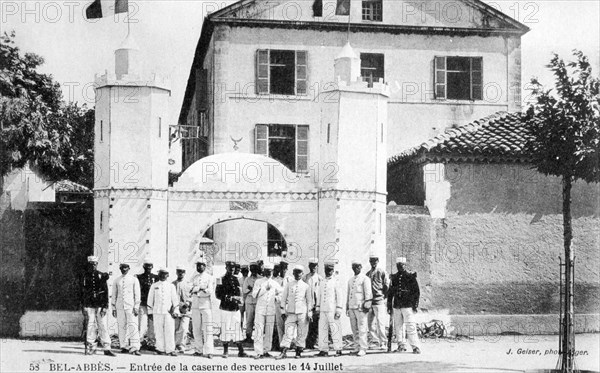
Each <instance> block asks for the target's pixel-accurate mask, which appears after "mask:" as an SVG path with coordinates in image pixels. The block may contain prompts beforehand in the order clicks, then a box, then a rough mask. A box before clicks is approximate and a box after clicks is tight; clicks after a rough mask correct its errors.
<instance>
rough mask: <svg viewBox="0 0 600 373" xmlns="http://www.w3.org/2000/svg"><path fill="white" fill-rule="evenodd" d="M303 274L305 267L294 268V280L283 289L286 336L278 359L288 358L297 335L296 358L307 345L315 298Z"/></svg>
mask: <svg viewBox="0 0 600 373" xmlns="http://www.w3.org/2000/svg"><path fill="white" fill-rule="evenodd" d="M303 272H304V267H303V266H301V265H296V266H294V271H293V275H294V279H293V280H290V281H289V282H288V283H287V284H286V285H285V287H284V288H283V295H282V297H281V313H282V316H283V318H284V320H285V336H284V337H283V341H282V342H281V355H279V356H277V359H283V358H285V357H287V351H288V349H289V348H290V345H291V343H292V340H293V339H294V335H296V333H297V337H296V358H299V357H301V355H302V350H304V346H305V344H306V334H307V333H308V323H309V322H310V320H312V309H313V297H312V293H311V291H310V288H309V287H308V285H307V284H306V282H304V281H302V273H303Z"/></svg>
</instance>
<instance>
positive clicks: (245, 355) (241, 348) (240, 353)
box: [237, 342, 248, 357]
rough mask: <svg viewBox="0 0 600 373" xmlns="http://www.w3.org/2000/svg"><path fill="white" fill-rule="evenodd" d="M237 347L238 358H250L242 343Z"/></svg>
mask: <svg viewBox="0 0 600 373" xmlns="http://www.w3.org/2000/svg"><path fill="white" fill-rule="evenodd" d="M237 346H238V357H248V354H246V353H245V352H244V346H243V345H242V342H238V344H237Z"/></svg>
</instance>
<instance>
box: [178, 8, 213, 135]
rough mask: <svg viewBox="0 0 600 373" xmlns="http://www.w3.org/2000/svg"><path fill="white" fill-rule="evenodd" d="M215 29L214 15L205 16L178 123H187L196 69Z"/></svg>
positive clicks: (202, 58) (203, 56)
mask: <svg viewBox="0 0 600 373" xmlns="http://www.w3.org/2000/svg"><path fill="white" fill-rule="evenodd" d="M213 30H214V22H213V19H212V16H211V15H208V16H206V17H204V22H202V30H201V31H200V39H199V40H198V44H197V45H196V51H195V52H194V61H193V62H192V66H191V68H190V75H189V77H188V81H187V84H186V87H185V94H184V96H183V103H182V104H181V110H180V111H179V120H178V124H182V123H185V119H186V116H187V112H188V109H189V107H190V103H191V100H192V97H194V91H195V86H196V69H197V67H198V65H199V64H201V63H202V62H203V61H204V58H205V56H206V52H207V50H208V46H209V44H210V39H211V38H212V33H213Z"/></svg>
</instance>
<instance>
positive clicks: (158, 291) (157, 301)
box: [148, 267, 179, 356]
mask: <svg viewBox="0 0 600 373" xmlns="http://www.w3.org/2000/svg"><path fill="white" fill-rule="evenodd" d="M168 277H169V270H167V269H166V268H164V267H163V268H160V269H159V270H158V282H156V283H155V284H153V285H152V287H151V288H150V292H149V293H148V312H149V314H151V315H153V316H152V319H153V321H154V332H155V333H156V354H157V355H164V354H167V355H170V356H177V353H176V352H175V320H174V318H175V315H174V314H173V313H174V312H175V307H177V305H178V304H179V299H178V298H177V290H176V289H175V285H173V284H172V283H170V282H167V278H168Z"/></svg>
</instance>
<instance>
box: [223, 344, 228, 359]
mask: <svg viewBox="0 0 600 373" xmlns="http://www.w3.org/2000/svg"><path fill="white" fill-rule="evenodd" d="M228 353H229V343H223V357H224V358H225V359H226V358H227V354H228Z"/></svg>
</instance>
